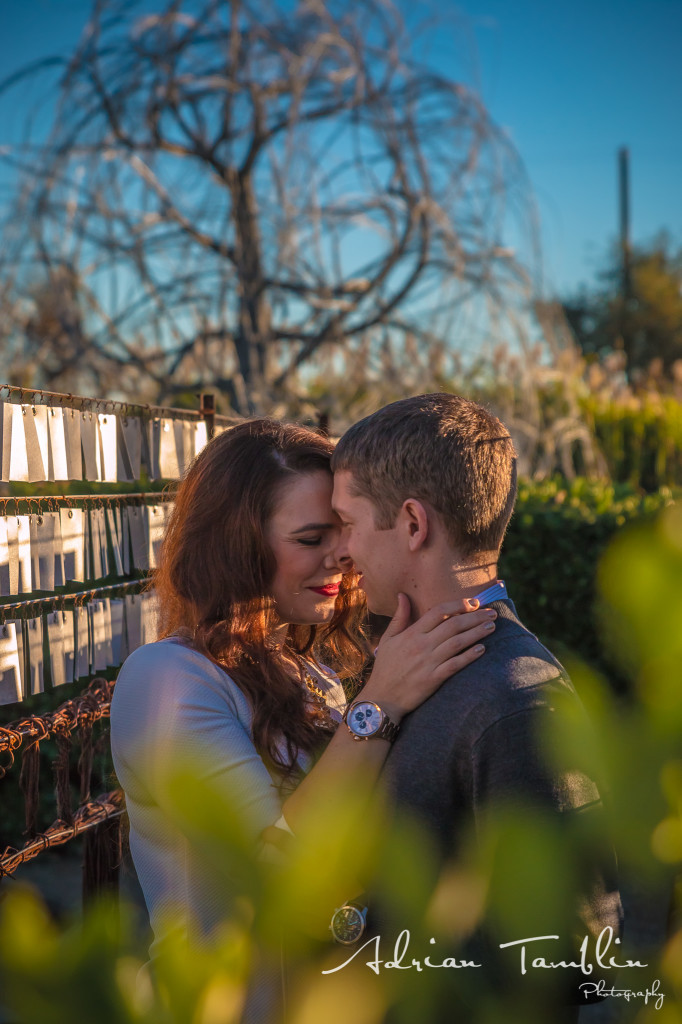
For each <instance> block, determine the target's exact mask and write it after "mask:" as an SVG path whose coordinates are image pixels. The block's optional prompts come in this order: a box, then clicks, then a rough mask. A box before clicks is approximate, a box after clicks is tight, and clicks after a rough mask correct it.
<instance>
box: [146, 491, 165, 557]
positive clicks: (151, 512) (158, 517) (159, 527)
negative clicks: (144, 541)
mask: <svg viewBox="0 0 682 1024" xmlns="http://www.w3.org/2000/svg"><path fill="white" fill-rule="evenodd" d="M147 521H148V523H149V533H148V537H149V568H150V569H155V568H156V566H157V564H158V557H159V553H160V551H161V545H162V544H163V538H164V533H165V527H166V522H165V517H164V514H163V508H162V506H160V505H151V506H150V505H148V506H147Z"/></svg>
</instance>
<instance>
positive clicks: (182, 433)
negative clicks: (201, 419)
mask: <svg viewBox="0 0 682 1024" xmlns="http://www.w3.org/2000/svg"><path fill="white" fill-rule="evenodd" d="M191 429H192V423H190V421H189V420H173V433H174V434H175V454H176V457H177V461H178V476H184V475H185V469H186V468H187V466H188V465H189V463H190V454H189V445H187V444H186V440H187V441H189V439H190V431H191Z"/></svg>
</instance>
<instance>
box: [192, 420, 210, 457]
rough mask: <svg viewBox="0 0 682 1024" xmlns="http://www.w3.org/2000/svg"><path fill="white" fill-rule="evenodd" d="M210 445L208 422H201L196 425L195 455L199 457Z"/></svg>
mask: <svg viewBox="0 0 682 1024" xmlns="http://www.w3.org/2000/svg"><path fill="white" fill-rule="evenodd" d="M207 443H208V430H207V429H206V420H199V422H198V423H195V424H194V454H195V455H198V454H199V452H200V451H201V449H202V448H203V447H204V446H205V445H206V444H207Z"/></svg>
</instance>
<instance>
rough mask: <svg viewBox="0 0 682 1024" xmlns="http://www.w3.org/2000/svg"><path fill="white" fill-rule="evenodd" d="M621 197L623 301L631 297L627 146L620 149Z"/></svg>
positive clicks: (628, 157) (628, 161)
mask: <svg viewBox="0 0 682 1024" xmlns="http://www.w3.org/2000/svg"><path fill="white" fill-rule="evenodd" d="M618 181H619V199H620V252H621V268H622V275H623V276H622V292H623V302H624V303H627V301H628V299H629V298H630V153H629V150H628V148H627V146H622V147H621V148H620V149H619V150H618Z"/></svg>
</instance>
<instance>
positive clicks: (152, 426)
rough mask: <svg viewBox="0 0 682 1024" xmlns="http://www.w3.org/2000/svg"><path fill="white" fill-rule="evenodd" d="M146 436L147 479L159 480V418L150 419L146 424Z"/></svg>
mask: <svg viewBox="0 0 682 1024" xmlns="http://www.w3.org/2000/svg"><path fill="white" fill-rule="evenodd" d="M147 437H148V439H149V447H148V452H149V479H150V480H159V479H160V477H161V468H160V465H159V458H160V453H161V420H158V419H157V420H150V421H149V424H148V426H147Z"/></svg>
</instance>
